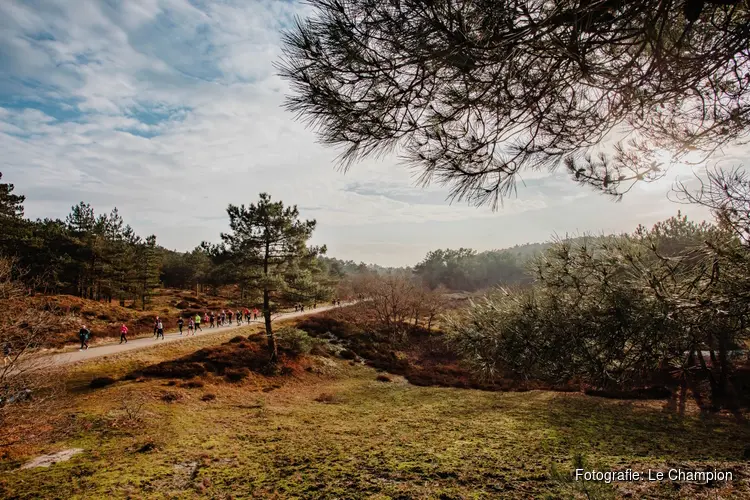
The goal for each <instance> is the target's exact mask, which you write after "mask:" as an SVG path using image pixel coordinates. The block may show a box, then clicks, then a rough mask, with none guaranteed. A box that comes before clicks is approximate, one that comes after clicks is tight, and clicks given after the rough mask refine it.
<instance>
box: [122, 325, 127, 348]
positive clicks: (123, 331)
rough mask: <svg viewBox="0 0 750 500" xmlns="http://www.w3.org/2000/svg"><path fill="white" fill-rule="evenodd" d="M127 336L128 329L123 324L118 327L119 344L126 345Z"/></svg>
mask: <svg viewBox="0 0 750 500" xmlns="http://www.w3.org/2000/svg"><path fill="white" fill-rule="evenodd" d="M127 334H128V327H127V326H125V323H123V324H122V326H121V327H120V343H121V344H122V343H123V342H125V343H126V344H127V343H128V339H127V337H126V335H127Z"/></svg>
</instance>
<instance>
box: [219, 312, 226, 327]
mask: <svg viewBox="0 0 750 500" xmlns="http://www.w3.org/2000/svg"><path fill="white" fill-rule="evenodd" d="M226 320H227V313H226V312H224V309H222V310H221V316H220V317H219V326H224V323H225V322H226Z"/></svg>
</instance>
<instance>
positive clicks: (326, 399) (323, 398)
mask: <svg viewBox="0 0 750 500" xmlns="http://www.w3.org/2000/svg"><path fill="white" fill-rule="evenodd" d="M315 401H317V402H318V403H335V402H336V395H335V394H333V393H330V392H323V393H321V394H320V395H318V397H317V398H315Z"/></svg>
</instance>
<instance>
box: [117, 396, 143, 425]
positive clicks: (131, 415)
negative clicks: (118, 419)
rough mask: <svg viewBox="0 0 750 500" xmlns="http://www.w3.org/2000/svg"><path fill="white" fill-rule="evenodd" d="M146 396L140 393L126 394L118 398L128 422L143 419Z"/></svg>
mask: <svg viewBox="0 0 750 500" xmlns="http://www.w3.org/2000/svg"><path fill="white" fill-rule="evenodd" d="M145 405H146V398H144V397H143V396H141V395H140V394H126V395H124V396H123V397H122V399H121V400H120V407H121V408H122V411H123V412H124V413H125V417H126V418H127V420H128V421H129V422H140V421H141V420H142V419H143V407H144V406H145Z"/></svg>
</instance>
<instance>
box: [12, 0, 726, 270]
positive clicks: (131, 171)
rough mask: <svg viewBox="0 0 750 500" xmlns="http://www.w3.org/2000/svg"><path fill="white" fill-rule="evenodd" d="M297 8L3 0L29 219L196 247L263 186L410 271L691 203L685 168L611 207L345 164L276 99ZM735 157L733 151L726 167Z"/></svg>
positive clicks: (546, 180)
mask: <svg viewBox="0 0 750 500" xmlns="http://www.w3.org/2000/svg"><path fill="white" fill-rule="evenodd" d="M304 8H305V7H303V6H300V5H299V4H296V3H293V2H292V3H290V2H285V1H280V0H278V1H258V0H250V1H248V0H237V1H234V2H233V1H226V0H224V1H221V2H210V1H201V0H164V1H161V0H127V1H114V0H101V1H87V0H65V1H59V2H52V1H42V0H39V1H29V2H17V1H14V0H1V1H0V152H2V153H1V154H0V171H2V172H3V181H4V182H12V183H15V185H16V191H17V192H20V193H22V194H25V195H26V197H27V201H26V214H27V216H29V217H31V218H36V217H61V218H62V217H64V216H65V215H66V214H67V213H68V211H69V210H70V207H71V205H74V204H76V203H77V202H78V201H80V200H84V201H86V202H88V203H91V204H92V205H93V206H94V207H95V209H96V210H97V212H100V211H109V210H110V209H111V208H112V207H114V206H117V207H118V208H119V210H120V213H121V214H122V215H123V216H124V218H125V220H126V221H127V222H129V223H130V224H131V225H132V226H133V227H134V229H135V230H136V231H137V232H138V233H139V234H142V235H147V234H150V233H154V234H156V235H157V237H158V241H159V243H160V244H162V245H163V246H165V247H167V248H172V249H177V250H188V249H192V248H193V247H195V246H196V245H197V244H199V243H200V242H201V241H202V240H210V241H217V240H218V234H219V232H221V231H222V230H225V229H226V228H227V225H228V224H227V216H226V212H225V209H226V206H227V204H228V203H235V204H240V203H250V202H253V201H255V200H256V199H257V195H258V193H259V192H261V191H266V192H268V193H270V194H271V196H272V198H274V199H281V200H283V201H284V202H285V203H287V204H297V205H298V207H299V208H300V211H301V213H302V215H303V217H305V218H315V219H317V221H318V230H317V231H316V235H315V238H314V242H315V243H316V244H320V243H326V244H327V245H328V248H329V254H330V255H332V256H336V257H339V258H344V259H353V260H355V261H360V260H362V261H366V262H375V263H379V264H383V265H411V264H414V263H416V262H418V261H419V260H421V259H422V258H423V257H424V255H425V254H426V252H427V251H429V250H431V249H435V248H438V247H442V248H445V247H460V246H463V247H472V248H476V249H479V250H485V249H492V248H502V247H507V246H512V245H514V244H519V243H524V242H534V241H544V240H547V239H548V238H549V237H550V236H551V235H553V234H555V233H556V234H559V235H564V234H565V233H581V232H601V231H606V232H611V231H626V230H627V231H630V230H632V229H634V228H635V226H637V224H638V223H644V224H647V225H650V224H652V223H654V222H655V221H657V220H659V219H661V218H664V217H666V216H669V215H672V214H674V213H676V211H677V209H678V208H682V209H683V211H685V212H687V213H688V214H689V215H690V216H691V217H695V218H701V219H702V218H705V217H706V214H705V213H704V212H702V211H700V210H697V209H695V208H690V207H687V208H686V207H680V206H677V205H675V204H672V203H670V202H668V201H667V198H666V194H667V192H668V190H669V188H670V186H671V183H672V182H673V180H674V178H675V175H678V174H679V175H685V174H690V171H689V170H688V169H679V170H673V171H672V172H671V174H670V175H669V176H668V177H667V178H666V179H665V180H664V181H661V182H658V183H654V184H650V185H642V186H640V187H636V188H635V189H634V190H633V191H632V192H631V193H630V194H629V195H628V196H627V197H626V198H625V200H624V201H623V202H621V203H613V202H612V201H611V200H610V199H609V198H605V197H603V196H601V195H599V194H597V193H595V192H593V191H592V190H590V189H586V188H581V187H578V186H577V185H575V184H574V183H572V182H571V181H570V180H568V178H567V177H566V176H565V175H563V174H556V175H550V176H539V175H536V176H533V175H527V176H525V178H524V179H525V181H526V185H525V186H524V185H519V189H518V196H517V197H515V198H513V199H510V200H508V201H507V202H506V203H505V206H504V207H503V208H502V209H500V210H499V211H498V212H495V213H492V212H491V211H490V209H489V208H474V207H470V206H467V205H464V204H459V203H454V204H453V205H452V206H451V205H449V204H448V203H447V202H446V201H445V199H446V193H447V189H445V188H441V187H439V186H433V187H430V188H427V189H423V188H419V187H416V186H415V183H414V180H413V178H412V177H411V174H412V173H411V172H410V171H408V170H407V169H405V168H403V167H401V166H399V165H398V162H397V160H396V159H395V158H385V159H383V160H382V161H366V162H363V163H361V164H358V165H356V166H355V167H354V168H353V170H351V171H349V172H348V173H346V174H343V173H341V172H340V171H339V170H337V168H336V164H335V162H334V159H335V157H336V155H337V152H336V151H333V150H329V149H326V148H323V147H322V146H320V145H318V144H317V143H316V142H315V137H314V135H313V133H312V132H311V131H309V130H306V129H305V128H304V126H303V125H301V124H300V123H297V122H295V121H294V120H293V116H291V115H290V114H289V113H287V112H285V111H284V110H283V109H281V107H280V104H281V102H282V100H283V96H284V94H285V92H286V84H285V83H284V82H283V81H281V80H280V79H279V78H278V77H277V76H276V75H275V71H274V68H273V66H272V63H273V61H275V60H276V59H277V57H278V55H279V38H280V35H279V31H280V30H281V29H283V28H284V27H286V26H289V24H290V22H291V21H292V20H293V18H294V15H295V14H302V15H304ZM734 158H735V156H730V157H725V158H724V159H725V160H726V161H729V162H731V161H732V160H733V159H734Z"/></svg>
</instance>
